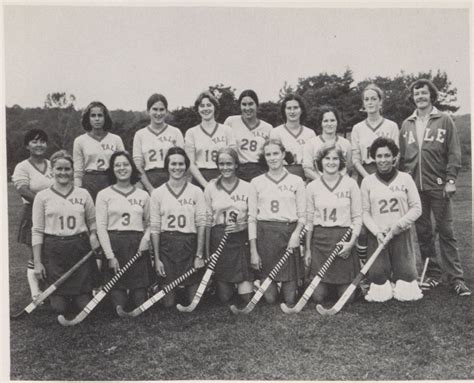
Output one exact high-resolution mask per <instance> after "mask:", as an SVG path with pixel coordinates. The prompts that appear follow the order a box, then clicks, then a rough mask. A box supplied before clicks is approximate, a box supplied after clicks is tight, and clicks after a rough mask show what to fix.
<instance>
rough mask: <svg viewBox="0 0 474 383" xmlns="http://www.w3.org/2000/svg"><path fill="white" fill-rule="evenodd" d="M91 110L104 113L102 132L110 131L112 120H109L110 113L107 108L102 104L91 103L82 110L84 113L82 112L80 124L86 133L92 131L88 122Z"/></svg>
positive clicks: (97, 102) (98, 102)
mask: <svg viewBox="0 0 474 383" xmlns="http://www.w3.org/2000/svg"><path fill="white" fill-rule="evenodd" d="M92 108H101V109H102V112H103V113H104V118H105V121H104V130H105V131H108V130H110V129H112V119H111V118H110V113H109V110H108V109H107V107H106V106H105V105H104V104H102V103H101V102H100V101H92V102H91V103H90V104H89V105H87V108H86V109H84V112H82V117H81V124H82V127H83V128H84V130H85V131H86V132H90V131H91V130H92V126H91V121H90V115H91V109H92Z"/></svg>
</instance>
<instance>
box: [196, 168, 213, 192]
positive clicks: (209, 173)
mask: <svg viewBox="0 0 474 383" xmlns="http://www.w3.org/2000/svg"><path fill="white" fill-rule="evenodd" d="M199 171H200V172H201V174H202V176H203V177H204V179H205V180H206V181H208V182H209V181H210V180H212V179H214V178H217V177H219V175H220V173H219V170H218V169H204V168H199ZM192 184H193V185H196V186H199V187H200V188H201V189H202V186H201V184H200V183H199V182H197V181H196V179H195V178H194V177H193V179H192Z"/></svg>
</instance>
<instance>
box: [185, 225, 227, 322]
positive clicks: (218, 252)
mask: <svg viewBox="0 0 474 383" xmlns="http://www.w3.org/2000/svg"><path fill="white" fill-rule="evenodd" d="M228 236H229V234H228V233H227V232H224V235H223V236H222V239H221V242H220V243H219V246H218V247H217V250H216V251H215V253H214V254H212V256H211V260H210V262H209V265H208V266H207V270H206V272H205V273H204V276H203V277H202V279H201V283H200V284H199V287H198V289H197V291H196V294H195V295H194V298H193V300H192V302H191V304H190V305H188V306H183V305H180V304H179V303H178V304H177V305H176V308H177V309H178V310H179V311H181V312H186V313H190V312H191V311H193V310H194V309H195V308H196V306H197V305H198V304H199V302H200V301H201V298H202V296H203V294H204V291H205V290H206V287H207V284H208V283H209V280H210V279H211V276H212V274H214V269H215V268H216V265H217V261H218V260H219V257H220V255H221V253H222V250H223V249H224V246H225V244H226V242H227V237H228Z"/></svg>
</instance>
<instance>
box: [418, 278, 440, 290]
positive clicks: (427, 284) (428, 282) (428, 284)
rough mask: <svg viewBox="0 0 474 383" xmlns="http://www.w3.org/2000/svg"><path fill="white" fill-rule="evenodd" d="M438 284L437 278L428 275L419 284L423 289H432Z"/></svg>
mask: <svg viewBox="0 0 474 383" xmlns="http://www.w3.org/2000/svg"><path fill="white" fill-rule="evenodd" d="M439 284H440V282H439V280H438V279H436V278H433V277H428V278H426V279H425V281H424V282H423V283H422V284H421V289H422V290H424V291H427V290H431V289H434V288H435V287H437V286H438V285H439Z"/></svg>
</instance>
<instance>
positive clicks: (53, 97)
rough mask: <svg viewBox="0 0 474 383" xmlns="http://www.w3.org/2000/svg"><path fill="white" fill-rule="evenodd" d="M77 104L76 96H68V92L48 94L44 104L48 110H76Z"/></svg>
mask: <svg viewBox="0 0 474 383" xmlns="http://www.w3.org/2000/svg"><path fill="white" fill-rule="evenodd" d="M75 102H76V96H74V95H73V94H67V93H66V92H54V93H48V95H47V96H46V100H45V102H44V107H45V108H47V109H52V108H60V109H67V108H72V109H74V103H75Z"/></svg>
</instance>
